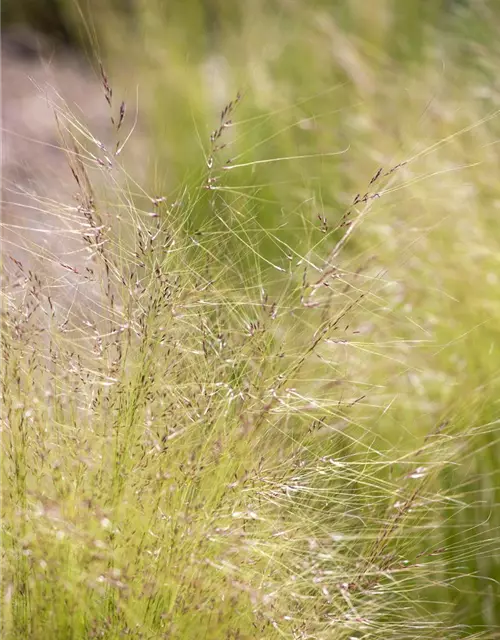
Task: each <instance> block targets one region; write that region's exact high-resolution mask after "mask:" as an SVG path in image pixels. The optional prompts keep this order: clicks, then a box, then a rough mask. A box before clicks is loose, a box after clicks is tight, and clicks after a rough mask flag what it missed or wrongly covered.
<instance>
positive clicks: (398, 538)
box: [3, 2, 500, 640]
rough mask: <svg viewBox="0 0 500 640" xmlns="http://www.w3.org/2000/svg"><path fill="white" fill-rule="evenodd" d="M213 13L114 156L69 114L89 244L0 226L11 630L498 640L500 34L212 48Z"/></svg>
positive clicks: (304, 15)
mask: <svg viewBox="0 0 500 640" xmlns="http://www.w3.org/2000/svg"><path fill="white" fill-rule="evenodd" d="M407 4H408V7H409V9H408V14H407V15H403V14H404V12H403V11H402V12H401V15H399V16H398V17H399V18H400V21H399V22H398V24H399V27H398V28H400V29H403V27H402V25H404V24H406V25H407V28H406V31H402V32H401V33H402V34H405V35H408V36H410V35H411V33H412V30H411V28H410V24H412V23H411V20H412V19H411V15H412V14H411V10H410V9H411V7H413V8H415V7H417V3H414V2H408V3H407ZM382 5H384V7H382ZM410 5H411V7H410ZM193 6H194V5H193ZM196 6H197V7H198V8H199V12H200V13H199V14H195V16H194V18H196V15H198V19H199V20H200V21H201V22H200V23H198V22H197V20H196V19H194V18H193V19H192V21H191V22H190V23H189V25H190V29H191V37H190V38H189V39H185V32H184V31H182V29H181V27H180V25H181V22H182V21H181V19H180V17H181V16H178V17H177V20H172V19H170V20H167V19H165V21H163V18H162V15H163V14H162V12H161V11H159V10H158V9H157V8H156V9H155V8H154V7H153V5H152V4H151V5H149V4H148V5H147V6H146V5H144V8H143V9H140V10H138V13H137V21H136V23H135V25H134V26H133V28H134V29H135V30H136V34H137V33H138V34H139V36H138V37H137V39H136V40H135V41H131V43H130V50H128V53H130V54H131V56H135V59H134V65H135V67H134V68H135V69H136V70H137V77H138V78H140V84H139V89H138V91H137V94H136V89H135V87H134V86H131V83H128V86H127V90H128V92H129V96H128V97H127V100H126V107H127V110H126V114H125V117H124V120H123V123H120V127H119V131H116V129H117V128H118V124H117V123H119V122H120V115H119V114H120V99H119V98H118V96H117V95H116V94H117V93H118V89H117V87H116V86H113V90H114V92H115V93H114V95H111V94H110V92H109V90H110V83H111V80H109V79H108V78H107V76H103V85H104V87H103V88H104V93H105V95H106V96H107V98H108V100H109V102H110V103H111V107H112V114H113V117H114V129H115V134H116V135H115V134H114V135H113V136H111V137H112V138H113V147H109V149H108V148H103V146H102V143H99V141H96V140H95V139H94V138H93V136H92V134H91V132H89V131H87V130H86V129H85V128H84V124H83V122H78V121H76V120H75V117H74V116H72V115H69V114H68V112H67V111H66V110H65V109H64V108H59V110H58V121H59V128H60V132H61V135H62V140H61V143H62V145H63V147H65V148H66V150H67V152H68V159H69V163H70V166H71V168H72V170H73V175H74V178H75V180H76V182H75V185H76V187H77V188H78V191H79V199H78V202H77V203H76V204H75V203H73V204H72V206H68V205H63V204H61V205H57V204H55V203H54V202H48V201H45V202H44V201H38V202H37V206H38V207H40V209H41V210H43V211H46V214H45V215H48V216H49V215H50V216H52V218H51V219H53V220H54V226H55V228H56V230H57V232H58V233H60V235H61V245H62V244H63V241H64V238H67V239H69V238H71V239H72V241H73V242H75V236H76V238H77V240H76V242H77V245H76V248H75V251H74V253H70V254H69V256H68V257H65V258H64V259H63V258H60V257H59V256H57V255H55V254H49V253H47V251H45V250H44V249H43V248H42V247H41V246H39V245H38V244H37V239H36V238H35V241H34V242H33V241H32V244H31V245H30V244H29V242H30V240H29V239H26V238H24V237H23V233H22V230H19V229H17V227H16V228H8V227H7V226H6V228H5V233H6V234H8V235H6V239H7V243H8V244H7V246H8V251H6V252H5V253H6V254H7V255H6V258H5V262H6V264H5V268H6V271H8V272H9V273H8V276H7V275H6V277H5V279H4V306H3V309H4V329H3V342H4V358H3V367H4V370H3V385H4V388H3V397H4V454H3V463H4V464H3V469H4V480H3V489H4V503H3V510H4V513H3V522H4V526H3V547H4V560H3V562H4V568H3V584H4V593H3V598H4V599H3V606H4V616H3V618H4V630H5V633H6V637H12V638H26V637H30V638H46V637H57V638H59V637H61V638H85V637H105V638H118V637H122V636H123V635H125V637H126V636H127V634H128V635H129V636H132V637H138V638H140V637H144V638H158V637H172V638H195V637H196V638H198V637H203V638H213V639H214V640H215V639H216V638H217V639H218V638H235V639H236V638H249V639H250V638H256V637H259V638H261V637H262V638H274V637H276V638H279V637H289V638H325V639H326V638H346V639H347V638H381V637H384V638H401V639H403V638H434V637H435V635H436V633H441V635H442V636H443V637H446V638H473V637H474V638H475V637H482V638H487V637H495V633H496V629H497V628H498V625H499V619H498V615H499V614H498V611H497V609H498V607H497V606H496V603H497V601H498V597H499V595H500V594H499V586H498V585H499V580H500V565H499V563H498V561H497V559H496V555H497V554H496V550H497V548H498V527H499V524H500V522H499V512H498V503H499V487H500V483H499V477H498V475H499V472H498V469H497V464H496V460H497V458H498V449H499V445H498V436H497V435H496V434H497V420H498V408H497V403H498V364H497V363H498V359H497V357H496V351H497V347H496V342H497V340H496V338H497V332H498V329H497V327H498V326H499V324H498V322H497V315H499V314H500V307H499V304H498V302H497V297H498V296H497V275H496V274H497V271H498V269H497V262H498V258H497V254H498V245H499V235H498V223H497V221H496V212H497V210H498V202H500V198H499V197H498V187H497V184H496V183H497V179H496V176H497V174H498V168H499V167H498V159H497V155H496V137H497V135H498V133H497V132H498V118H497V110H498V104H499V100H498V92H497V89H496V86H495V85H494V84H492V82H491V72H492V69H494V67H495V61H496V60H498V53H497V51H496V50H495V45H494V44H493V43H491V44H488V43H487V42H485V43H481V42H480V41H479V40H473V38H472V36H471V39H470V41H467V42H468V46H470V48H471V50H474V51H476V57H474V58H473V59H471V60H469V61H468V64H467V65H465V66H460V65H461V64H462V62H463V60H462V58H461V55H462V53H463V52H460V51H459V52H457V51H456V49H457V45H456V41H455V40H454V39H453V38H452V37H451V36H446V38H445V37H444V36H443V38H442V41H439V40H440V39H439V38H438V37H437V35H438V33H439V32H437V31H433V30H432V28H431V24H432V22H433V20H437V14H436V16H434V18H432V19H431V16H427V18H426V20H427V22H426V21H423V22H422V23H418V24H419V25H420V26H421V29H422V30H421V32H419V31H418V29H417V28H416V27H415V33H414V34H413V35H414V38H409V39H408V45H411V47H410V49H411V51H412V54H411V55H410V53H409V52H408V51H407V50H406V54H405V56H402V57H403V58H404V61H403V62H402V61H401V59H400V58H401V54H402V49H401V46H402V44H401V41H402V40H403V36H402V35H401V38H400V39H394V42H392V44H391V43H390V42H389V41H388V42H387V43H384V42H380V41H377V39H378V38H380V33H382V32H383V30H382V32H381V31H379V32H377V31H376V30H375V29H369V26H370V20H372V19H373V20H375V19H377V20H380V21H381V24H385V22H384V20H385V19H386V18H387V17H388V16H390V15H391V13H390V10H389V5H388V4H387V3H381V7H380V9H381V10H380V12H376V11H375V12H374V13H373V15H372V17H371V18H370V16H369V15H368V14H366V15H365V14H363V13H362V12H356V3H346V4H345V7H347V8H346V9H345V10H344V11H341V10H339V12H338V15H337V16H336V17H337V20H335V19H334V17H333V16H332V15H331V14H330V13H329V12H328V11H327V9H322V10H320V9H319V8H318V6H319V5H318V6H317V7H315V8H314V9H311V8H304V7H303V6H301V5H299V4H294V3H289V4H287V5H285V4H283V6H281V4H280V8H281V9H280V11H279V12H273V11H271V9H267V8H266V7H265V6H264V5H260V3H255V4H253V3H249V6H248V7H247V8H245V9H244V8H243V6H242V8H241V9H238V11H236V9H235V11H236V13H238V12H239V11H240V10H241V14H242V15H241V16H239V17H238V16H236V18H235V16H228V15H226V13H225V11H229V9H225V10H224V11H223V10H222V8H219V9H214V11H215V12H216V13H217V12H219V13H217V15H218V16H219V17H220V21H221V22H220V27H219V28H220V31H219V39H218V40H217V46H216V47H215V48H216V49H217V51H216V53H217V54H218V56H219V57H216V56H215V57H211V58H210V57H208V58H207V56H208V54H209V53H210V52H211V50H210V47H208V45H206V43H204V41H203V39H202V37H201V34H202V32H203V19H202V17H201V16H202V15H203V14H202V9H201V5H198V4H197V3H196ZM485 6H486V5H485ZM191 8H192V7H191ZM358 8H359V7H358ZM382 8H385V11H382ZM481 11H486V9H485V8H484V7H483V9H481ZM481 11H479V12H478V13H477V15H476V14H472V13H471V14H470V16H469V19H470V24H471V25H478V24H482V22H481V21H483V22H484V24H485V29H486V21H485V17H486V18H488V19H492V18H493V17H494V16H492V15H491V14H484V15H482V13H481ZM96 15H97V14H96ZM384 16H385V18H384ZM403 18H404V19H403ZM234 20H236V22H234ZM456 20H457V22H456V24H455V23H454V28H455V29H456V31H455V36H456V37H458V36H457V35H456V34H458V33H459V32H460V25H461V23H460V21H459V20H458V17H456ZM226 21H227V22H226ZM99 24H100V23H99ZM235 24H236V25H237V28H236V27H234V25H235ZM415 24H416V23H415ZM423 25H427V27H426V28H425V29H424V26H423ZM121 28H123V25H121ZM121 28H120V29H118V28H117V29H116V31H113V30H110V31H109V32H107V34H106V36H104V34H100V37H102V38H103V39H104V40H103V41H104V42H105V43H106V46H107V47H109V49H108V54H109V56H110V61H109V66H110V67H111V68H112V69H114V70H115V69H116V71H115V74H114V75H115V76H116V78H117V84H118V86H119V85H120V83H121V84H123V83H124V80H125V78H124V77H123V76H122V75H121V74H120V66H123V62H124V58H123V56H126V55H127V54H126V53H125V52H124V51H125V49H124V48H123V44H122V43H120V38H122V37H123V33H124V32H122V31H121ZM419 29H420V27H419ZM387 33H388V34H390V33H391V32H390V31H388V32H387ZM392 33H393V35H394V32H392ZM141 34H147V39H145V38H144V39H143V36H142V35H141ZM377 34H378V35H377ZM196 35H198V36H199V38H200V39H199V40H198V39H197V37H196ZM108 38H109V39H108ZM146 41H147V47H145V46H143V45H144V43H145V42H146ZM419 42H420V44H419ZM461 42H462V41H461ZM389 44H391V46H389ZM392 46H394V48H395V50H397V51H399V54H398V55H400V58H399V59H398V61H396V59H395V58H394V57H393V55H395V51H392V50H391V48H392ZM117 52H118V54H119V55H117ZM139 52H141V53H139ZM188 52H189V56H188ZM212 53H213V52H212ZM486 54H487V55H486ZM114 56H116V57H114ZM120 56H122V57H120ZM207 60H208V62H207ZM417 62H418V63H417ZM412 63H413V64H412ZM210 65H212V66H210ZM210 74H211V75H210ZM127 80H129V78H127ZM214 80H218V81H220V82H222V85H223V86H222V85H221V87H222V88H221V89H220V92H219V93H217V95H216V94H215V93H214V92H213V91H214V85H213V82H214ZM204 83H205V84H204ZM210 83H212V84H210ZM224 83H225V84H224ZM111 84H112V83H111ZM216 88H217V87H215V89H216ZM238 90H241V96H242V97H241V98H237V97H236V96H237V95H238V93H237V92H238ZM221 94H224V95H223V98H222V97H221ZM136 95H139V98H140V100H139V110H140V114H141V117H140V118H139V123H138V127H137V128H136V131H135V132H134V135H139V132H140V130H144V128H146V129H148V130H149V132H150V133H152V134H153V140H154V143H155V144H154V151H155V154H156V157H155V161H154V163H152V166H151V167H150V168H149V171H148V173H147V178H146V179H145V180H144V182H143V183H142V182H141V181H138V182H135V181H134V180H133V178H132V175H131V174H133V173H134V170H135V169H136V168H135V167H127V168H128V173H125V171H124V170H123V168H122V167H120V160H121V156H120V154H118V156H117V153H116V152H117V150H119V149H120V148H121V144H122V143H123V141H124V140H125V139H126V137H127V135H128V132H130V131H131V130H132V129H133V128H134V120H133V116H132V115H129V112H133V109H134V100H135V96H136ZM231 96H234V97H233V100H232V102H231V103H230V102H229V100H230V99H231ZM142 103H144V106H142ZM103 104H104V105H105V103H104V101H103ZM214 105H215V106H214ZM226 105H228V106H229V105H230V106H229V108H228V109H227V110H225V107H226ZM220 110H222V113H221V115H220V120H219V121H217V119H215V123H214V124H213V126H208V123H210V122H214V117H213V114H214V112H217V111H220ZM79 119H80V117H79ZM219 133H220V135H219ZM211 134H212V136H211ZM132 139H133V138H132ZM115 143H116V146H115ZM30 224H31V223H30ZM21 226H22V224H21ZM30 237H32V236H30ZM78 238H80V239H79V240H78ZM78 242H79V244H78ZM21 245H22V246H21ZM10 256H12V258H13V260H12V259H11V257H10ZM35 257H37V258H38V259H39V260H40V265H41V266H40V268H39V269H36V270H34V269H33V268H32V267H31V266H30V267H28V266H27V262H29V263H30V265H31V264H32V262H31V261H33V260H34V258H35ZM36 264H38V263H36ZM30 269H31V270H30Z"/></svg>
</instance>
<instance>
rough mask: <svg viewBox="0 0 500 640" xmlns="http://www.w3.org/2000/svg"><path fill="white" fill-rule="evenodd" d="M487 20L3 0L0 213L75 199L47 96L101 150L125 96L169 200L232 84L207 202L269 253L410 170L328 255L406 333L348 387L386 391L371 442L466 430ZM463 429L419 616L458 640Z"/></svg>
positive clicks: (479, 495) (484, 504) (499, 578)
mask: <svg viewBox="0 0 500 640" xmlns="http://www.w3.org/2000/svg"><path fill="white" fill-rule="evenodd" d="M499 28H500V2H498V0H490V1H488V0H370V1H367V0H251V1H243V0H241V1H238V0H233V1H232V2H228V1H227V0H127V1H124V0H86V1H85V2H81V3H80V4H78V3H75V2H74V1H73V0H44V1H43V2H42V1H41V0H31V1H30V0H4V1H3V3H2V74H3V92H2V101H3V127H4V154H3V169H4V189H6V190H7V191H8V193H7V194H6V195H4V201H7V202H8V203H9V202H10V205H8V206H7V212H6V213H4V215H7V216H10V218H9V220H13V219H15V216H20V215H25V213H26V212H25V211H24V210H23V212H22V213H21V209H19V208H17V209H16V204H17V205H19V202H20V200H19V198H20V197H21V195H23V194H24V196H25V197H26V198H28V197H29V194H30V193H32V192H36V193H37V194H44V195H45V196H46V197H48V198H54V199H60V198H65V197H68V198H69V197H71V194H72V191H74V185H73V183H72V182H71V176H70V173H69V170H68V167H67V166H66V163H65V160H64V157H63V155H62V154H61V153H60V152H59V150H58V148H57V147H58V144H59V142H58V137H57V131H56V129H55V126H54V119H53V115H52V113H51V110H50V108H48V106H47V102H46V100H45V99H44V94H43V91H45V90H46V87H47V85H49V86H50V87H52V89H53V90H55V91H57V92H60V93H61V94H62V95H64V97H65V98H66V99H67V100H68V103H69V105H70V107H71V108H72V110H73V111H74V113H76V114H78V117H81V118H82V120H84V121H85V122H86V124H87V125H88V126H89V128H90V129H91V130H92V132H93V133H94V135H95V136H96V137H98V138H99V139H100V140H101V139H102V140H106V139H107V136H108V135H109V130H110V108H109V105H108V104H107V101H106V95H105V94H106V87H105V84H106V82H109V87H111V88H112V91H113V94H112V96H113V97H112V100H111V102H112V105H111V113H112V114H113V117H114V118H115V119H116V117H117V115H118V113H119V107H120V104H121V102H122V100H123V101H124V102H125V105H126V113H125V118H124V125H123V131H124V133H123V136H125V135H127V134H128V132H129V131H131V130H132V128H133V127H134V118H135V115H136V114H137V115H138V121H137V126H136V127H135V129H134V133H133V136H132V138H131V142H130V145H129V147H128V155H127V171H128V172H129V173H130V174H131V175H132V176H133V177H134V178H135V179H137V180H138V181H140V183H141V185H143V186H144V188H145V189H147V190H148V192H149V193H151V194H155V195H161V196H165V197H167V198H168V199H169V201H174V200H175V199H176V198H179V197H183V194H185V193H188V194H189V193H192V192H193V191H192V189H195V188H197V185H200V184H201V183H203V180H204V179H205V177H206V174H207V162H208V161H209V158H210V156H211V155H212V154H213V148H212V147H213V145H212V143H211V140H210V135H211V132H212V131H213V130H214V129H216V128H217V127H218V125H219V122H220V120H219V118H220V112H221V110H222V109H223V108H224V107H225V105H227V104H228V103H229V102H230V101H231V100H234V99H235V97H236V96H237V95H238V92H239V93H240V94H241V96H242V99H241V101H240V102H239V104H238V106H237V109H235V111H234V115H233V116H232V123H231V125H230V126H229V127H228V131H227V132H226V134H225V137H224V144H225V145H227V146H225V147H224V148H222V149H219V150H218V151H217V154H216V155H217V157H216V159H215V162H216V163H217V162H218V163H219V166H229V165H231V164H233V165H236V164H237V165H241V166H239V167H238V169H237V170H235V171H227V172H226V174H225V184H226V185H227V191H226V194H225V197H226V198H227V199H228V202H229V203H230V202H231V198H232V197H233V198H234V200H233V202H236V201H237V202H238V211H239V213H240V214H241V215H243V214H245V213H247V214H248V215H251V216H252V217H253V219H255V220H256V221H257V222H258V223H259V225H261V227H262V229H263V231H262V247H261V249H262V251H263V252H264V255H267V256H268V257H272V259H273V260H281V259H283V260H285V257H286V256H285V254H286V253H287V252H289V251H290V247H292V249H293V250H296V251H297V252H299V251H300V250H301V243H302V242H303V241H304V242H305V240H307V245H309V246H310V245H311V244H314V238H315V237H318V239H319V238H321V237H322V236H321V234H322V231H323V230H322V228H321V226H322V222H320V221H318V214H319V215H320V218H322V219H324V220H325V221H326V223H327V224H330V225H333V226H335V224H336V223H337V222H338V221H339V219H340V218H341V216H342V215H343V213H344V212H345V210H346V207H347V206H348V205H349V204H350V203H351V202H352V201H353V197H354V196H355V195H356V194H357V193H361V194H364V193H365V192H366V191H368V190H369V188H370V180H371V178H372V177H373V176H374V174H375V173H376V172H377V170H378V169H379V167H384V168H385V169H386V170H390V169H391V168H393V167H396V166H398V165H399V164H400V163H408V166H406V165H405V167H404V170H403V171H402V172H401V184H399V186H398V185H397V186H395V187H394V188H393V189H391V190H389V191H388V193H387V194H386V195H384V199H383V203H381V204H378V201H377V205H376V209H375V214H374V215H373V216H371V215H370V216H368V217H367V220H366V222H365V224H364V226H363V230H362V232H361V234H359V235H357V236H356V238H355V240H354V243H351V244H349V246H348V248H347V250H348V251H350V250H351V249H352V247H355V248H356V251H358V252H360V251H361V252H366V255H370V256H375V258H376V260H377V261H378V263H379V264H381V265H383V268H384V269H388V270H389V272H390V275H391V278H392V279H393V280H394V282H397V283H398V285H397V287H396V291H395V293H394V295H393V296H392V298H391V305H392V306H391V311H394V312H395V313H396V312H398V313H400V314H401V316H398V317H399V318H400V320H401V322H400V323H398V321H397V320H396V319H395V318H396V316H391V320H390V322H389V321H388V322H387V323H386V329H387V336H386V337H387V339H388V340H389V339H392V338H394V336H397V337H398V339H400V340H401V341H403V340H407V341H408V342H407V343H403V342H401V344H402V345H403V346H401V348H400V349H401V350H400V352H398V353H396V351H391V352H390V353H391V356H390V357H387V358H386V360H384V362H386V364H385V367H383V368H380V367H377V368H373V369H372V370H370V362H371V361H370V359H369V358H370V356H369V355H367V356H366V358H367V359H366V362H367V364H366V371H365V373H366V376H367V380H368V379H370V381H371V383H373V384H375V383H376V382H377V380H378V381H379V382H382V384H386V383H387V381H391V384H392V383H394V385H395V387H394V389H396V390H395V391H394V393H395V397H396V395H397V396H398V399H397V401H395V402H394V404H393V405H391V411H390V412H388V413H387V414H385V412H384V414H383V415H382V416H381V417H379V418H378V419H377V429H378V430H379V431H380V432H381V433H383V434H384V437H386V438H387V439H388V440H390V441H391V442H395V443H398V445H400V446H401V447H403V448H404V447H405V446H407V445H406V442H407V441H408V442H411V438H412V437H414V436H415V434H417V435H419V436H421V435H422V433H428V432H429V430H430V428H431V426H432V425H433V424H434V425H435V424H436V423H437V421H438V420H439V417H440V416H441V417H442V416H443V415H447V413H449V412H453V413H454V415H459V416H460V420H461V423H462V424H464V425H467V427H468V428H470V427H471V425H472V428H474V425H476V424H477V425H478V426H479V425H484V424H487V423H490V422H492V421H494V420H496V419H497V418H496V416H497V411H498V397H499V395H498V394H499V392H500V382H499V376H498V371H500V361H499V359H498V358H496V350H495V346H494V345H495V344H498V339H499V335H498V327H500V308H499V304H498V275H497V274H498V255H500V252H499V249H500V228H499V225H498V214H499V210H500V183H499V181H498V176H499V175H500V163H499V160H498V142H499V140H500V126H499V122H498V118H497V117H496V114H497V112H498V110H499V109H500V75H499V73H498V69H499V68H500V40H499V39H498V33H499ZM100 63H102V65H103V68H104V69H105V70H106V71H105V73H106V78H107V80H106V82H103V77H102V74H101V72H100ZM41 88H44V89H43V91H42V92H41V91H40V89H41ZM108 97H109V93H108ZM340 151H342V153H341V154H339V152H340ZM297 157H299V159H298V161H294V160H293V159H294V158H295V159H296V158H297ZM270 159H272V160H273V162H268V161H269V160H270ZM278 160H279V161H278ZM410 160H411V162H409V161H410ZM249 188H251V194H252V195H251V196H249V197H246V198H243V199H242V197H241V196H242V194H244V193H248V191H245V190H247V189H249ZM12 194H15V197H14V196H13V195H12ZM195 200H196V199H195ZM381 200H382V199H381ZM9 207H10V208H9ZM192 210H193V213H194V215H193V218H192V219H191V222H190V224H192V225H195V224H203V221H204V218H206V217H207V216H209V215H210V214H209V209H208V208H207V207H206V205H205V204H203V201H201V200H200V204H198V201H197V200H196V201H194V202H193V203H192ZM276 230H279V233H280V236H279V237H280V242H276V241H275V239H274V238H273V237H271V235H270V234H271V233H274V232H275V231H276ZM311 241H312V242H311ZM284 242H286V243H287V244H286V245H284V244H282V243H284ZM326 249H328V247H326ZM386 311H387V308H386V307H384V308H383V309H382V311H381V314H382V312H383V313H386ZM410 315H411V320H408V317H409V316H410ZM384 317H385V316H384ZM403 320H404V322H403ZM486 320H487V323H486ZM478 326H481V327H482V328H481V331H480V332H477V331H476V328H477V327H478ZM412 331H414V333H412ZM422 336H424V337H425V339H426V340H427V339H429V340H432V341H434V344H435V343H437V344H443V345H446V344H448V345H450V344H452V345H454V348H453V350H449V349H448V350H446V349H445V348H444V347H443V349H442V350H435V352H433V355H432V359H430V356H429V351H427V352H425V351H422V350H420V351H418V350H416V349H412V348H410V347H409V346H408V344H409V341H411V340H412V339H415V340H417V339H418V340H419V339H421V338H422ZM398 348H399V347H398ZM385 353H387V352H384V354H385ZM398 358H399V364H394V363H397V362H398ZM401 362H404V365H405V366H408V370H410V369H411V375H410V374H409V375H407V376H406V377H405V376H402V375H400V373H401V366H402V365H401ZM391 389H392V388H391ZM398 394H399V395H398ZM477 433H478V436H477V438H476V439H475V440H474V442H471V444H470V449H468V450H467V452H466V453H464V456H463V457H464V460H466V461H467V464H466V466H465V468H464V469H462V470H461V471H460V472H458V471H457V477H455V476H454V475H453V474H451V473H450V474H447V475H446V477H444V478H443V486H444V487H445V488H446V490H449V489H450V487H453V486H455V484H456V485H457V486H460V487H461V494H460V500H457V502H456V503H455V504H454V505H451V502H450V506H449V508H448V507H447V508H446V509H445V510H444V511H443V513H442V514H441V521H440V523H439V524H440V527H441V528H440V529H439V530H438V528H437V527H438V523H436V533H435V535H436V536H437V538H439V539H441V538H440V537H441V536H442V541H443V542H444V543H445V544H446V546H447V548H448V549H450V552H449V553H447V556H446V558H445V563H446V567H445V569H444V570H443V571H444V572H445V574H446V576H447V578H446V579H447V580H448V579H449V581H450V582H449V583H450V584H453V588H452V589H449V590H446V591H444V590H440V591H439V592H438V593H435V594H433V595H431V596H430V599H429V607H430V608H432V607H434V608H435V610H436V612H439V611H440V608H441V606H442V605H443V603H444V602H445V601H448V604H450V603H451V604H452V606H455V607H456V622H457V625H460V624H463V625H466V626H467V629H468V630H469V631H470V633H471V634H472V633H473V632H474V631H477V632H478V633H479V632H480V631H481V630H482V629H485V628H489V629H491V628H495V627H496V628H500V607H499V605H498V603H499V602H500V588H499V585H500V559H499V558H500V556H499V555H498V554H495V553H494V550H495V549H498V533H499V530H500V513H499V508H498V505H499V504H500V489H499V487H500V478H499V471H498V465H497V461H498V459H500V445H499V442H498V438H497V436H496V435H495V430H494V429H486V430H483V429H478V431H477ZM408 446H413V444H411V445H408ZM476 451H477V452H481V453H478V454H477V455H476V453H475V452H476ZM460 474H462V475H460ZM428 535H434V534H431V533H429V534H428ZM436 546H438V545H437V543H436ZM476 549H479V550H483V551H481V552H477V553H476ZM457 550H462V552H460V553H456V552H457ZM464 550H465V551H464ZM443 606H444V605H443ZM464 628H465V627H464ZM456 637H459V636H456ZM460 637H462V636H460ZM463 637H465V635H464V636H463ZM468 637H472V635H470V636H468Z"/></svg>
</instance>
